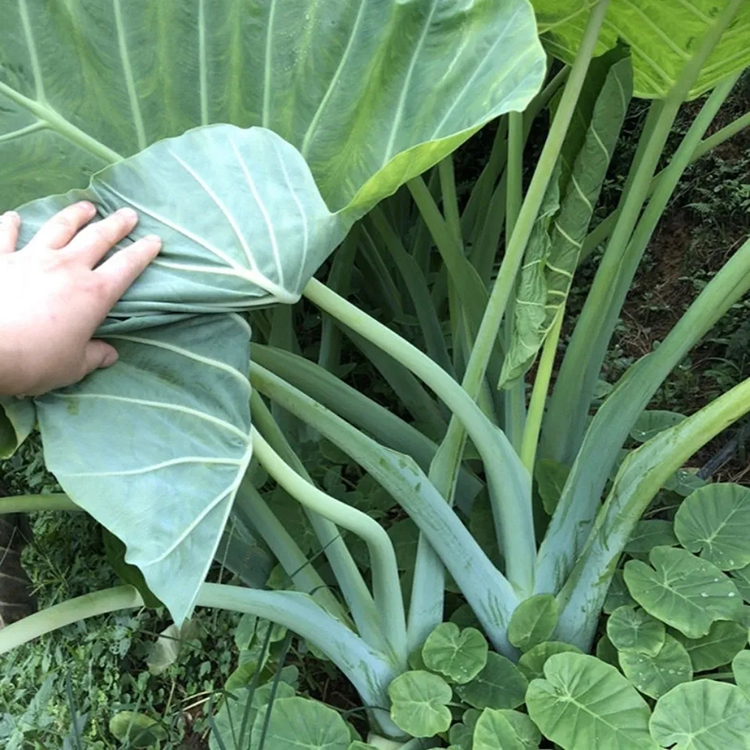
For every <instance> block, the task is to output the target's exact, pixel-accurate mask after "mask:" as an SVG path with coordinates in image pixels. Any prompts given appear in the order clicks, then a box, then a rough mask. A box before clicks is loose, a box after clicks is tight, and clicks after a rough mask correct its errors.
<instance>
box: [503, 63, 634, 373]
mask: <svg viewBox="0 0 750 750" xmlns="http://www.w3.org/2000/svg"><path fill="white" fill-rule="evenodd" d="M632 85H633V72H632V69H631V66H630V59H629V58H628V57H624V56H623V53H622V51H621V50H619V49H617V50H612V51H611V52H609V53H607V54H606V55H604V56H603V57H600V58H598V59H596V60H593V61H592V63H591V66H590V68H589V72H588V75H587V77H586V81H585V83H584V87H583V90H582V92H581V96H580V97H579V100H578V104H577V106H576V110H575V114H574V119H573V126H572V127H571V129H570V131H569V133H568V135H567V137H566V139H565V142H564V144H563V147H562V149H561V152H560V159H559V162H558V165H557V168H556V170H555V175H554V177H553V179H552V181H551V182H550V185H549V187H548V188H547V192H546V193H545V196H544V201H543V203H542V208H541V211H540V213H539V216H538V218H537V220H536V223H535V225H534V229H533V232H532V235H531V238H530V239H529V244H528V247H527V248H526V254H525V256H524V262H523V266H522V268H521V273H520V277H519V282H518V290H517V296H516V302H515V306H514V310H513V315H514V317H513V332H512V338H511V344H510V349H509V351H508V354H507V355H506V357H505V358H504V360H503V369H502V372H501V373H500V385H501V386H504V385H507V384H509V383H512V382H514V381H517V379H518V378H519V377H522V376H523V375H524V373H525V372H526V371H527V370H528V369H529V368H530V367H531V365H532V364H533V362H534V359H535V358H536V355H537V353H538V351H539V349H540V348H541V346H542V344H543V343H544V339H545V337H546V336H547V333H548V332H549V330H550V328H551V327H552V324H553V323H554V321H555V319H556V317H557V315H558V314H559V313H560V310H561V308H563V307H564V305H565V302H566V300H567V297H568V292H569V291H570V285H571V282H572V280H573V272H574V271H575V268H576V265H577V264H578V258H579V255H580V252H581V247H582V243H583V240H584V238H585V237H586V232H587V231H588V227H589V222H590V221H591V217H592V215H593V213H594V207H595V206H596V202H597V200H598V198H599V192H600V190H601V187H602V184H603V182H604V178H605V176H606V174H607V168H608V167H609V162H610V159H611V157H612V152H613V151H614V148H615V144H616V143H617V138H618V136H619V134H620V128H621V127H622V123H623V120H624V118H625V114H626V112H627V108H628V104H629V102H630V96H631V92H632Z"/></svg>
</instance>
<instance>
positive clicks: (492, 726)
mask: <svg viewBox="0 0 750 750" xmlns="http://www.w3.org/2000/svg"><path fill="white" fill-rule="evenodd" d="M541 739H542V736H541V733H540V732H539V730H538V729H537V727H536V726H535V725H534V722H532V721H531V719H529V717H528V716H527V715H526V714H522V713H519V712H518V711H508V710H499V711H498V710H496V709H493V708H485V709H484V711H482V715H481V716H480V717H479V719H478V721H477V723H476V726H475V727H474V736H473V745H472V750H497V749H498V748H502V750H531V749H535V748H538V747H539V742H540V740H541Z"/></svg>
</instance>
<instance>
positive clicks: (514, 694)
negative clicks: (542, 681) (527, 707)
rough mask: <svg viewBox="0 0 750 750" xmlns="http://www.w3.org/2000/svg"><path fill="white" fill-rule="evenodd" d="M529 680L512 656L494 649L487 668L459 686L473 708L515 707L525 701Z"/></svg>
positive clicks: (461, 694) (464, 697)
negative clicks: (514, 662)
mask: <svg viewBox="0 0 750 750" xmlns="http://www.w3.org/2000/svg"><path fill="white" fill-rule="evenodd" d="M528 684H529V683H528V680H527V679H526V678H525V677H524V676H523V674H522V673H521V671H520V670H519V669H518V667H517V666H516V665H515V664H513V662H512V661H510V659H506V658H505V657H504V656H501V655H500V654H496V653H494V652H491V653H490V654H488V656H487V664H486V665H485V667H484V669H482V671H481V672H480V673H479V674H478V675H477V676H476V677H475V678H474V679H473V680H472V681H471V682H469V683H467V684H466V685H459V686H457V687H456V692H457V693H458V695H459V697H460V698H461V700H463V701H464V702H465V703H468V704H469V705H470V706H473V707H474V708H479V709H482V708H516V707H517V706H520V705H521V704H522V703H523V700H524V695H525V694H526V688H527V686H528Z"/></svg>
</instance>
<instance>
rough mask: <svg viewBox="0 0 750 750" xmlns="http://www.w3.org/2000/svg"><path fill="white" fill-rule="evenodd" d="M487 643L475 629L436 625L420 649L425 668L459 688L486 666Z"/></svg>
mask: <svg viewBox="0 0 750 750" xmlns="http://www.w3.org/2000/svg"><path fill="white" fill-rule="evenodd" d="M488 651H489V647H488V645H487V640H486V639H485V637H484V636H483V635H482V634H481V633H480V632H479V631H478V630H477V629H476V628H464V629H463V630H461V629H459V627H458V625H454V624H453V623H452V622H444V623H441V624H440V625H438V626H437V627H436V628H435V630H433V631H432V633H430V635H429V636H428V637H427V640H426V641H425V644H424V646H423V647H422V659H423V660H424V663H425V666H426V667H427V668H428V669H431V670H432V671H433V672H440V674H442V675H444V676H445V677H447V678H448V679H449V680H451V681H452V682H455V683H457V684H459V685H463V684H464V683H467V682H469V681H470V680H473V679H474V678H475V677H476V676H477V675H478V674H479V673H480V672H481V671H482V669H483V667H484V665H485V664H486V663H487V652H488Z"/></svg>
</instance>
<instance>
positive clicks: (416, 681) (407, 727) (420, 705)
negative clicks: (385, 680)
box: [388, 672, 453, 737]
mask: <svg viewBox="0 0 750 750" xmlns="http://www.w3.org/2000/svg"><path fill="white" fill-rule="evenodd" d="M388 695H389V696H390V698H391V718H392V719H393V722H394V724H395V725H396V726H397V727H398V728H399V729H402V730H403V731H404V732H406V733H407V734H410V735H411V736H412V737H434V736H435V735H436V734H438V733H440V732H446V731H448V727H449V726H450V725H451V712H450V710H449V709H448V706H447V705H446V704H448V703H450V700H451V698H452V697H453V691H452V690H451V686H450V685H449V684H448V683H447V682H446V681H445V680H444V679H443V678H442V677H439V676H438V675H436V674H431V673H430V672H405V673H404V674H402V675H399V676H398V677H397V678H396V679H395V680H394V681H393V682H392V683H391V684H390V686H389V687H388Z"/></svg>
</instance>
